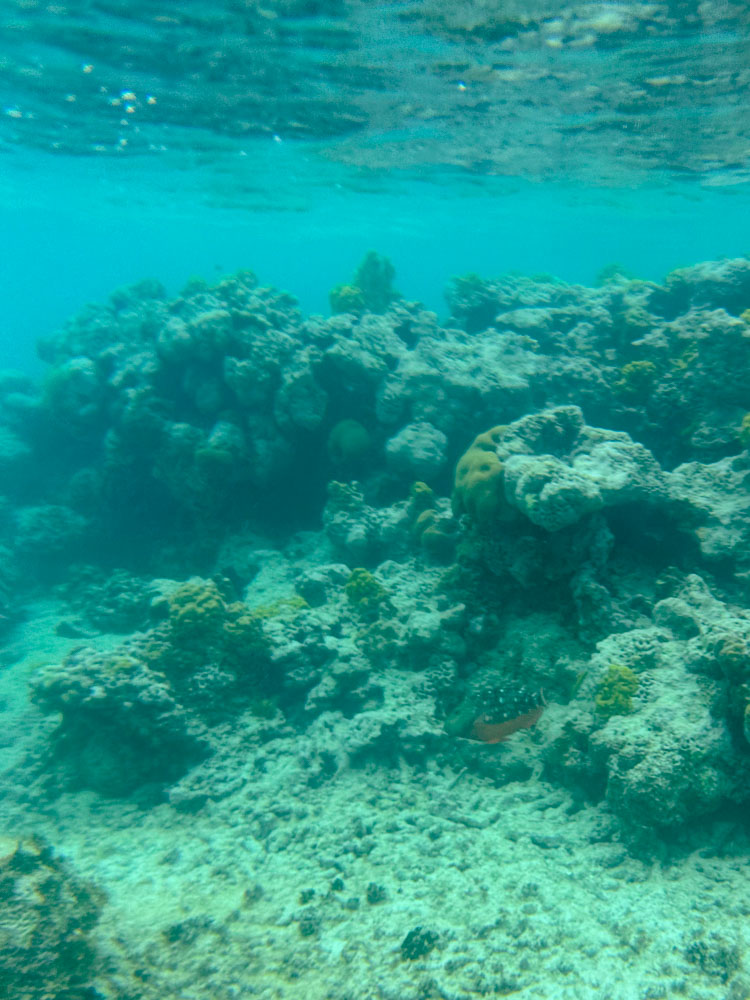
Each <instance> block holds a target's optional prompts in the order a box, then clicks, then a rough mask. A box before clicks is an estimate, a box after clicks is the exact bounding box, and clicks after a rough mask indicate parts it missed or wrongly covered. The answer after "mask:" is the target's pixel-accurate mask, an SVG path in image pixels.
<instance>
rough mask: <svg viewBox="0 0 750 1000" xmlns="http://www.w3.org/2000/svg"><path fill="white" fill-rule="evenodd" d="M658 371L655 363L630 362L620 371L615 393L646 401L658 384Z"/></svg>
mask: <svg viewBox="0 0 750 1000" xmlns="http://www.w3.org/2000/svg"><path fill="white" fill-rule="evenodd" d="M657 375H658V369H657V367H656V365H655V364H654V363H653V361H629V362H628V363H627V364H626V365H623V367H622V368H621V369H620V379H619V380H618V381H617V382H615V386H614V387H615V391H616V392H619V393H620V394H621V395H623V396H632V397H635V398H636V399H641V400H645V399H646V398H647V397H648V396H649V394H650V393H651V391H652V389H653V387H654V383H655V382H656V379H657Z"/></svg>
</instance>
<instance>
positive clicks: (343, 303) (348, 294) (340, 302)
mask: <svg viewBox="0 0 750 1000" xmlns="http://www.w3.org/2000/svg"><path fill="white" fill-rule="evenodd" d="M328 301H329V303H330V306H331V312H332V313H333V314H334V316H335V315H337V314H339V313H353V314H354V315H355V316H359V315H360V314H361V313H363V312H364V311H365V295H364V292H363V291H362V289H361V288H359V287H358V286H357V285H345V284H343V285H336V286H334V287H333V288H332V289H331V290H330V292H329V293H328Z"/></svg>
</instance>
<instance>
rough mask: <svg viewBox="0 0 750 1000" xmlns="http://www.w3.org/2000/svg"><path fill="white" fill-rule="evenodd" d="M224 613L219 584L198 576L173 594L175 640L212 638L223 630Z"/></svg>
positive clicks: (171, 600) (171, 620) (172, 615)
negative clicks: (219, 630)
mask: <svg viewBox="0 0 750 1000" xmlns="http://www.w3.org/2000/svg"><path fill="white" fill-rule="evenodd" d="M224 611H225V605H224V601H223V599H222V596H221V594H220V593H219V588H218V587H217V586H216V584H215V583H214V582H213V581H212V580H200V579H198V578H197V577H196V578H193V579H192V580H188V582H187V583H184V584H183V585H182V586H181V587H179V588H178V589H177V590H176V591H175V592H174V594H172V596H171V598H170V600H169V624H170V626H171V628H172V632H173V633H174V635H175V637H180V636H182V637H186V638H195V637H200V636H201V635H211V634H213V633H214V632H215V631H216V629H217V627H221V623H222V621H223V618H224Z"/></svg>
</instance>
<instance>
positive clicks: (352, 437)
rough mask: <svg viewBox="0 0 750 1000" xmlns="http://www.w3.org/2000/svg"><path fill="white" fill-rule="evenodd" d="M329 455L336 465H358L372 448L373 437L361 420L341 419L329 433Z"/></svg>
mask: <svg viewBox="0 0 750 1000" xmlns="http://www.w3.org/2000/svg"><path fill="white" fill-rule="evenodd" d="M327 444H328V456H329V458H330V459H331V461H332V462H333V463H334V465H344V466H346V465H356V464H357V463H358V462H361V461H362V460H363V459H365V458H366V457H367V455H368V453H369V451H370V449H371V448H372V438H371V437H370V433H369V431H368V430H367V428H366V427H364V426H363V425H362V424H361V423H360V422H359V420H352V419H349V418H348V419H345V420H339V422H338V423H337V424H334V426H333V427H332V428H331V431H330V433H329V435H328V442H327Z"/></svg>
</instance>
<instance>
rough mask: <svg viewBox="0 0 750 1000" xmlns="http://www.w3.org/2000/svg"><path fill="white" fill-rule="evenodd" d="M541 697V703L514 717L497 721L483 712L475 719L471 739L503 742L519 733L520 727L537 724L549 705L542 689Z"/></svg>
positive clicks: (526, 727) (470, 734)
mask: <svg viewBox="0 0 750 1000" xmlns="http://www.w3.org/2000/svg"><path fill="white" fill-rule="evenodd" d="M539 697H540V703H539V704H538V705H536V706H534V708H532V709H530V710H529V711H528V712H524V713H523V714H521V715H516V716H515V717H514V718H512V719H504V720H502V721H500V722H497V721H493V719H492V716H490V715H488V714H487V713H486V712H483V713H482V714H481V715H480V716H478V717H477V718H476V719H475V720H474V723H473V725H472V727H471V732H470V733H469V739H472V740H478V741H479V742H481V743H502V742H503V741H504V740H507V738H508V737H509V736H512V735H513V733H517V732H518V730H519V729H531V727H532V726H535V725H536V724H537V722H538V721H539V719H540V718H541V717H542V712H544V709H545V708H546V707H547V702H546V701H545V700H544V692H543V691H540V693H539Z"/></svg>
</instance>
